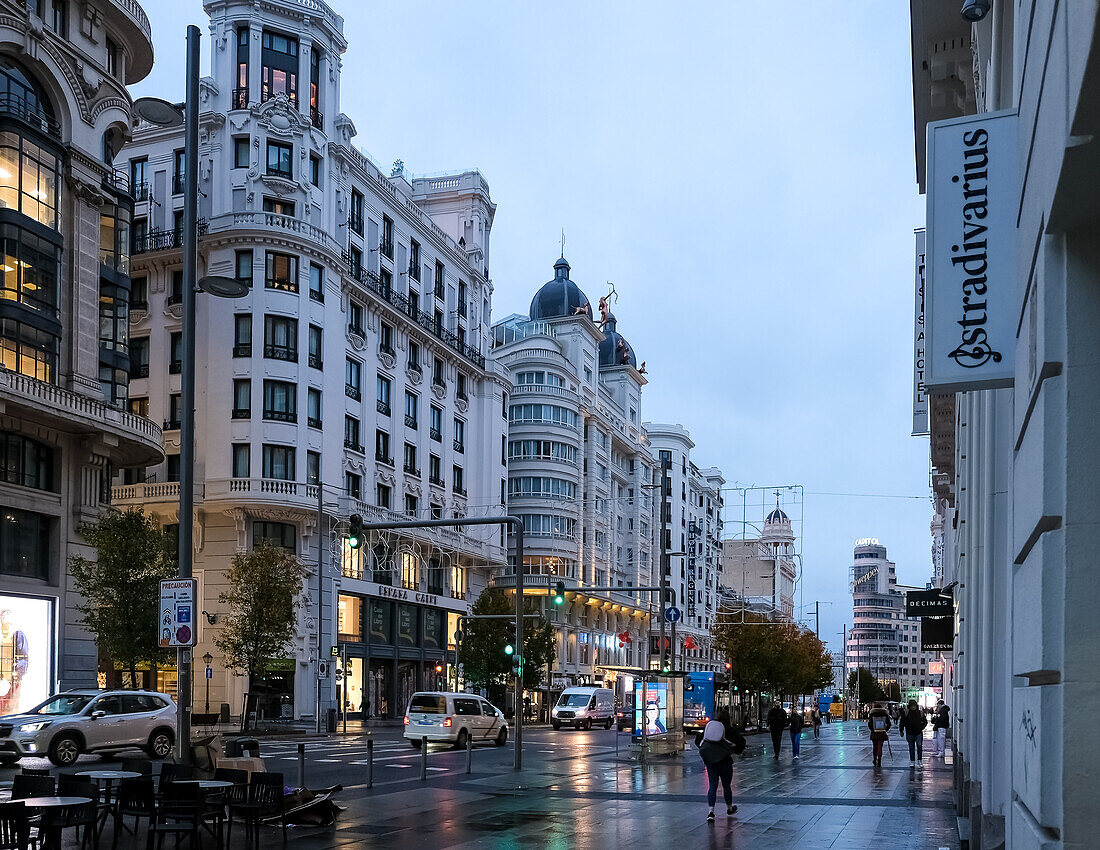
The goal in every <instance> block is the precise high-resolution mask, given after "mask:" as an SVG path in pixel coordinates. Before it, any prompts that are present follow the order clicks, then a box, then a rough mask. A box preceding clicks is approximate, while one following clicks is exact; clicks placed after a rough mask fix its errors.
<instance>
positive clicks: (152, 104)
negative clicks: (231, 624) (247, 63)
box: [134, 25, 248, 764]
mask: <svg viewBox="0 0 1100 850" xmlns="http://www.w3.org/2000/svg"><path fill="white" fill-rule="evenodd" d="M200 38H201V35H200V33H199V28H198V27H196V26H193V25H192V26H189V27H188V28H187V72H186V78H187V83H186V97H185V100H184V108H183V113H182V114H181V113H180V110H179V109H178V107H176V106H174V105H173V104H171V103H168V102H166V101H163V100H160V99H159V98H152V97H143V98H139V99H138V100H136V101H134V111H135V112H136V113H137V114H138V115H139V116H140V117H141V118H143V119H144V120H146V121H148V122H150V123H152V124H158V125H160V126H163V127H179V126H180V125H181V124H182V125H183V126H184V155H183V160H184V164H183V168H184V187H183V328H182V332H183V340H182V342H183V352H182V358H183V362H182V363H181V364H180V365H181V369H180V406H181V407H182V411H181V416H180V514H179V550H178V555H179V577H180V578H184V579H190V578H191V577H192V573H193V564H192V558H193V554H194V547H193V539H194V531H195V517H194V511H195V328H196V324H197V323H196V321H195V295H196V293H197V291H198V289H199V288H200V287H201V288H202V289H203V290H204V291H206V292H209V293H210V294H212V295H219V296H222V297H229V298H240V297H243V296H244V295H246V294H247V293H248V288H247V287H246V286H245V285H243V284H241V283H240V282H239V281H236V280H233V279H231V278H220V277H210V278H204V279H203V280H201V281H199V280H198V274H197V271H198V246H199V231H198V206H199V39H200ZM176 675H177V678H176V681H177V685H176V687H177V692H176V695H177V702H176V712H177V713H176V758H177V759H178V760H179V761H180V762H182V763H184V764H190V763H191V678H192V677H191V647H190V646H181V647H179V648H178V649H177V650H176Z"/></svg>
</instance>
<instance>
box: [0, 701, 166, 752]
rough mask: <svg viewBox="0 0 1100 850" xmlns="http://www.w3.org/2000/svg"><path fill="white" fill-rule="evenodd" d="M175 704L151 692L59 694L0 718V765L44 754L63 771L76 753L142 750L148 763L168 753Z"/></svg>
mask: <svg viewBox="0 0 1100 850" xmlns="http://www.w3.org/2000/svg"><path fill="white" fill-rule="evenodd" d="M175 740H176V704H175V703H174V702H173V701H172V698H171V697H170V696H168V694H161V693H157V692H155V691H94V690H87V691H85V690H73V691H65V692H64V693H60V694H57V695H55V696H52V697H50V698H49V699H48V700H46V701H45V702H44V703H42V704H41V705H39V706H36V707H35V708H32V709H31V710H30V711H28V712H26V713H25V714H8V715H5V716H3V717H0V764H15V762H17V761H19V759H21V758H23V757H24V756H43V755H44V756H47V757H48V758H49V760H50V761H52V762H53V763H54V764H56V765H57V766H58V767H68V766H69V765H71V764H72V763H73V762H75V761H76V760H77V759H78V758H80V755H81V754H82V753H100V754H103V755H108V754H111V753H116V752H119V751H121V750H130V749H142V750H145V752H147V753H148V754H149V756H150V758H154V759H162V758H164V757H165V756H167V755H168V754H169V753H171V752H172V746H173V744H174V743H175Z"/></svg>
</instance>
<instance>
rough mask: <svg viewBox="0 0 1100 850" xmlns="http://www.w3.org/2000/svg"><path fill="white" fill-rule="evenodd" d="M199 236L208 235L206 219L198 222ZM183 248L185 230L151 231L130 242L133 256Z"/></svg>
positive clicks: (137, 236) (135, 236) (179, 228)
mask: <svg viewBox="0 0 1100 850" xmlns="http://www.w3.org/2000/svg"><path fill="white" fill-rule="evenodd" d="M198 230H199V236H205V235H206V219H205V218H200V219H199V221H198ZM182 247H183V228H182V227H178V228H172V229H171V230H149V231H146V232H145V233H143V234H140V235H134V236H133V237H132V239H131V240H130V253H131V254H149V253H152V252H153V251H170V250H172V249H173V248H182Z"/></svg>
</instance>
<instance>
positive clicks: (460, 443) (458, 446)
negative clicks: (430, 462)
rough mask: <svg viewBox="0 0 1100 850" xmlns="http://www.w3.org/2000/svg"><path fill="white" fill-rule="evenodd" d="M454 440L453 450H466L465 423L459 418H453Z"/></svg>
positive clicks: (460, 451)
mask: <svg viewBox="0 0 1100 850" xmlns="http://www.w3.org/2000/svg"><path fill="white" fill-rule="evenodd" d="M454 433H455V441H454V450H455V451H456V452H459V453H462V452H464V451H466V423H465V422H463V421H462V420H461V419H458V418H457V417H456V418H455V432H454Z"/></svg>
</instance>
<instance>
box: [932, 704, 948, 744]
mask: <svg viewBox="0 0 1100 850" xmlns="http://www.w3.org/2000/svg"><path fill="white" fill-rule="evenodd" d="M950 725H951V709H950V708H948V707H947V703H945V702H944V701H943V700H942V699H941V700H937V701H936V710H935V712H933V714H932V755H933V756H942V755H945V754H946V753H947V729H948V727H949V726H950Z"/></svg>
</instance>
